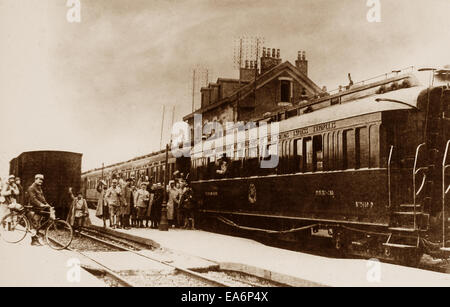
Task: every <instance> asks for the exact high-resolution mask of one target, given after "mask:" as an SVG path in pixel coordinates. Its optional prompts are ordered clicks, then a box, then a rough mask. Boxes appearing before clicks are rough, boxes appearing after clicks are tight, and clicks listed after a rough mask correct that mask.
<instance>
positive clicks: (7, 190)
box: [1, 175, 20, 205]
mask: <svg viewBox="0 0 450 307" xmlns="http://www.w3.org/2000/svg"><path fill="white" fill-rule="evenodd" d="M19 194H20V191H19V188H18V187H17V185H16V182H15V177H14V175H9V177H8V181H7V182H5V184H4V186H3V188H2V192H1V195H2V196H3V197H4V198H5V202H6V204H8V205H9V204H12V203H16V202H17V198H18V196H19Z"/></svg>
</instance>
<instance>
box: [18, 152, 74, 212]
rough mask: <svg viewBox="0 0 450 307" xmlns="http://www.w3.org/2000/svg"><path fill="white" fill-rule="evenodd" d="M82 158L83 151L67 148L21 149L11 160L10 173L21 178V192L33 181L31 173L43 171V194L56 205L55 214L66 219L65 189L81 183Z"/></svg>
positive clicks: (66, 191) (69, 199)
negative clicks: (78, 151) (64, 149)
mask: <svg viewBox="0 0 450 307" xmlns="http://www.w3.org/2000/svg"><path fill="white" fill-rule="evenodd" d="M81 159H82V154H80V153H74V152H67V151H50V150H42V151H28V152H23V153H21V154H20V155H19V156H18V157H17V158H14V159H12V160H11V161H10V174H13V175H15V176H18V177H20V178H21V181H22V186H23V188H24V193H25V192H26V190H27V189H28V187H29V186H30V185H31V184H32V183H33V182H34V176H35V175H36V174H43V175H44V178H45V180H44V185H43V191H44V195H45V198H46V200H47V202H48V203H50V204H51V205H52V206H54V207H55V210H56V216H57V217H58V218H62V219H65V218H66V216H67V214H68V211H69V207H70V204H71V198H70V196H69V193H68V189H69V187H72V188H73V189H74V190H75V191H77V190H78V189H79V188H80V186H81V183H80V175H81ZM25 201H27V195H26V194H25Z"/></svg>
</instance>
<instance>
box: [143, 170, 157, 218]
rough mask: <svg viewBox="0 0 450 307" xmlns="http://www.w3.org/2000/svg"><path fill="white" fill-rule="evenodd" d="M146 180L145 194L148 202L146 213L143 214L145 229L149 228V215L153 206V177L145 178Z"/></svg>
mask: <svg viewBox="0 0 450 307" xmlns="http://www.w3.org/2000/svg"><path fill="white" fill-rule="evenodd" d="M146 179H148V181H147V187H146V188H147V192H148V194H149V200H148V206H147V211H146V212H145V227H151V213H152V206H153V201H154V198H155V194H154V193H153V177H152V176H150V177H147V176H146ZM149 225H150V226H149Z"/></svg>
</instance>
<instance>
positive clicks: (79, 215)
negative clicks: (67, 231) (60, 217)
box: [67, 187, 91, 229]
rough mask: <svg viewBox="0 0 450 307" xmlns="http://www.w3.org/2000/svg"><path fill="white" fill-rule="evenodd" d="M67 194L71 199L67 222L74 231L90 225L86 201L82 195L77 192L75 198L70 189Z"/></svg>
mask: <svg viewBox="0 0 450 307" xmlns="http://www.w3.org/2000/svg"><path fill="white" fill-rule="evenodd" d="M69 194H70V196H71V198H72V205H71V207H70V211H69V215H68V216H67V222H68V223H69V224H70V225H72V227H73V228H74V229H78V228H80V227H86V226H89V225H90V224H91V221H90V219H89V209H88V206H87V202H86V199H84V198H83V194H82V193H81V192H78V193H77V197H75V196H74V195H73V192H72V188H71V187H70V188H69Z"/></svg>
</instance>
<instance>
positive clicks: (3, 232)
mask: <svg viewBox="0 0 450 307" xmlns="http://www.w3.org/2000/svg"><path fill="white" fill-rule="evenodd" d="M28 229H29V223H28V219H27V218H26V217H25V216H24V215H22V214H17V213H15V212H11V213H9V214H7V215H5V216H4V217H3V218H2V220H1V222H0V236H1V237H2V239H3V240H4V241H5V242H8V243H18V242H20V241H22V240H23V239H24V238H25V236H26V235H27V231H28Z"/></svg>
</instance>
